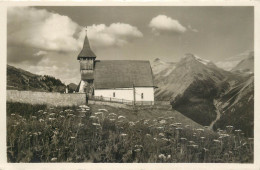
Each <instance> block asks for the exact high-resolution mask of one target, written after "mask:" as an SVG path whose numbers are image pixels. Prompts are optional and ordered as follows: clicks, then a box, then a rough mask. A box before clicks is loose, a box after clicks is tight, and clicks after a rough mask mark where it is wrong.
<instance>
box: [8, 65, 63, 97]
mask: <svg viewBox="0 0 260 170" xmlns="http://www.w3.org/2000/svg"><path fill="white" fill-rule="evenodd" d="M65 88H66V86H65V84H63V83H62V82H61V81H60V80H59V79H56V78H54V77H52V76H47V75H44V76H40V75H37V74H33V73H30V72H28V71H25V70H22V69H19V68H16V67H13V66H10V65H7V89H10V90H30V91H45V92H61V93H63V92H65Z"/></svg>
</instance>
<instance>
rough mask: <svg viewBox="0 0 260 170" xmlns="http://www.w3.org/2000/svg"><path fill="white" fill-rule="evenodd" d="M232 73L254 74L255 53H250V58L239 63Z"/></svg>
mask: <svg viewBox="0 0 260 170" xmlns="http://www.w3.org/2000/svg"><path fill="white" fill-rule="evenodd" d="M231 71H233V72H235V71H236V72H248V73H253V72H254V52H250V53H249V54H248V57H247V58H246V59H244V60H242V61H241V62H239V63H238V64H237V65H236V66H235V67H234V68H233V69H232V70H231Z"/></svg>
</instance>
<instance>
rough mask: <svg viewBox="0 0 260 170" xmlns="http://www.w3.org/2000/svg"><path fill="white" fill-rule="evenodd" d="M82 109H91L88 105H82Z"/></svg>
mask: <svg viewBox="0 0 260 170" xmlns="http://www.w3.org/2000/svg"><path fill="white" fill-rule="evenodd" d="M79 107H80V108H84V109H89V107H88V106H87V105H80V106H79Z"/></svg>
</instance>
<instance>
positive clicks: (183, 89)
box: [152, 54, 254, 129]
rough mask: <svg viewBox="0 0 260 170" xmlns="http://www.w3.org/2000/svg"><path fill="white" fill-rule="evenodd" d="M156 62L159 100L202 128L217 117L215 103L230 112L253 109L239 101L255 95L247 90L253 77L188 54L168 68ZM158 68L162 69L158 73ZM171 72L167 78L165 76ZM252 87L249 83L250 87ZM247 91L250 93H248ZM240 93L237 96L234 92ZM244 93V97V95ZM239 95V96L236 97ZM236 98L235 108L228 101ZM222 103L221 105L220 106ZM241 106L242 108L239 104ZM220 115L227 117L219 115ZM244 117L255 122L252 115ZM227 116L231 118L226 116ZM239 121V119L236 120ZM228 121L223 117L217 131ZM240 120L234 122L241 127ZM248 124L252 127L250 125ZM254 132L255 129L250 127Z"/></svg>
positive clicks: (153, 65) (156, 83) (250, 90)
mask: <svg viewBox="0 0 260 170" xmlns="http://www.w3.org/2000/svg"><path fill="white" fill-rule="evenodd" d="M158 61H160V60H159V59H157V60H156V61H154V63H156V64H152V68H153V70H160V71H159V72H158V71H154V82H155V85H156V86H158V89H156V91H155V98H156V100H168V101H171V104H172V106H173V108H174V109H176V110H177V111H179V112H181V113H182V114H184V115H186V116H187V117H189V118H191V119H192V120H194V121H196V122H198V123H200V124H202V125H210V124H211V122H213V121H214V120H215V119H216V118H217V117H216V115H217V110H216V109H218V107H219V106H216V102H217V104H218V105H219V104H220V103H221V105H222V106H223V105H227V107H228V106H229V107H230V109H229V110H227V111H226V112H225V113H228V112H229V111H230V110H232V108H233V110H234V109H235V110H236V109H237V107H238V105H241V103H243V105H244V106H243V107H244V108H249V110H250V109H251V108H252V104H253V102H252V104H251V103H250V102H249V103H245V102H244V100H245V97H238V96H241V95H242V94H243V95H244V96H251V98H252V95H250V94H251V93H252V94H253V91H254V89H253V87H252V86H247V88H242V87H244V84H245V82H247V81H249V79H250V80H251V81H252V80H253V78H250V76H252V75H250V74H244V73H240V72H229V71H225V70H223V69H220V68H218V67H217V66H216V65H215V64H214V63H212V62H210V61H207V60H204V59H201V58H199V57H197V56H195V55H192V54H187V55H185V56H184V57H183V58H182V59H181V60H180V61H179V62H178V63H174V64H168V63H165V62H162V61H160V62H158ZM158 67H159V68H160V69H158ZM166 72H168V74H167V76H162V75H164V74H165V73H166ZM249 84H250V83H249ZM245 89H247V90H245ZM236 90H238V91H237V93H235V92H234V91H236ZM244 93H245V94H244ZM235 95H237V96H235ZM226 98H228V99H231V98H232V99H233V98H235V99H236V100H237V101H238V102H235V103H234V104H233V105H232V103H231V102H228V101H227V100H225V99H226ZM218 102H220V103H218ZM238 103H240V104H238ZM238 112H239V110H236V111H234V113H232V116H234V115H233V114H236V113H238ZM220 113H221V114H223V115H224V114H225V113H224V112H222V110H221V111H220ZM242 114H243V115H244V116H246V115H248V116H249V117H248V120H249V119H250V120H252V119H253V118H252V112H251V111H250V114H247V113H245V112H244V113H242ZM226 115H228V114H226ZM234 117H236V116H234ZM226 119H227V118H226V117H225V116H223V117H221V119H219V120H218V121H217V120H216V121H217V123H216V126H214V127H215V128H216V127H221V128H223V127H224V125H225V123H222V124H221V123H220V122H225V121H228V120H226ZM237 120H238V119H236V118H234V119H232V120H231V122H233V123H234V125H235V124H237V123H238V121H237ZM247 123H249V124H250V121H248V122H247ZM250 127H251V129H252V126H250Z"/></svg>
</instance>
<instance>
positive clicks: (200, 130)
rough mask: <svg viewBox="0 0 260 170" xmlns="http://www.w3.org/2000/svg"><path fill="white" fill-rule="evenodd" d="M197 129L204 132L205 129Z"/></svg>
mask: <svg viewBox="0 0 260 170" xmlns="http://www.w3.org/2000/svg"><path fill="white" fill-rule="evenodd" d="M196 130H197V131H199V132H204V129H201V128H200V129H196Z"/></svg>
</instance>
